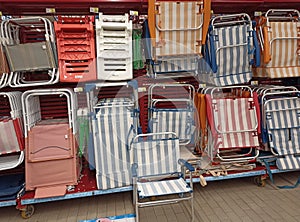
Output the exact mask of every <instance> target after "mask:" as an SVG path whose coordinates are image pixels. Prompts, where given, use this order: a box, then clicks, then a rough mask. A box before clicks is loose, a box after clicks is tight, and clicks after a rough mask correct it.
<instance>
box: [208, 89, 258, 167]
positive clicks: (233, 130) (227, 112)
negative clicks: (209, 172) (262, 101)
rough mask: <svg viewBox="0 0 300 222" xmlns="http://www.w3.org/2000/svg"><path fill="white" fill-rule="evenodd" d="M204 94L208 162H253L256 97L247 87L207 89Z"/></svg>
mask: <svg viewBox="0 0 300 222" xmlns="http://www.w3.org/2000/svg"><path fill="white" fill-rule="evenodd" d="M204 93H205V97H206V106H207V123H208V131H209V132H208V142H207V143H208V145H207V154H208V156H209V157H210V158H211V160H212V161H215V160H216V161H220V162H224V163H226V162H227V163H228V162H233V163H234V162H248V161H252V160H255V158H256V157H258V154H259V151H258V149H259V147H260V144H259V134H260V112H259V103H258V98H257V94H256V93H255V92H252V90H251V89H250V88H249V87H247V86H234V87H233V86H232V87H216V88H208V89H206V90H204Z"/></svg>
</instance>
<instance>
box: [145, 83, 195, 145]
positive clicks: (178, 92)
mask: <svg viewBox="0 0 300 222" xmlns="http://www.w3.org/2000/svg"><path fill="white" fill-rule="evenodd" d="M194 94H195V89H194V87H193V85H190V84H153V85H150V87H149V89H148V97H149V98H148V103H149V104H148V107H149V118H148V119H149V132H152V133H159V132H175V133H176V134H177V136H178V138H179V140H180V144H188V143H190V142H191V139H192V136H193V133H194V130H195V126H194Z"/></svg>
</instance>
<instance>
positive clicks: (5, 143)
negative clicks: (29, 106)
mask: <svg viewBox="0 0 300 222" xmlns="http://www.w3.org/2000/svg"><path fill="white" fill-rule="evenodd" d="M0 97H1V102H0V103H1V111H0V112H1V113H0V115H1V116H0V131H1V133H0V171H1V170H8V169H13V168H15V167H17V166H19V165H20V164H21V163H22V162H23V160H24V134H23V119H22V105H21V92H1V93H0ZM7 98H8V104H5V102H4V101H6V100H7ZM5 105H8V107H5Z"/></svg>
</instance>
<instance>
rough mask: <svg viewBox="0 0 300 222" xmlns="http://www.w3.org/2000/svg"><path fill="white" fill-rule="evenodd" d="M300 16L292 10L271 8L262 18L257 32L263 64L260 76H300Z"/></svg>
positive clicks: (259, 69)
mask: <svg viewBox="0 0 300 222" xmlns="http://www.w3.org/2000/svg"><path fill="white" fill-rule="evenodd" d="M299 20H300V13H299V11H298V10H293V9H270V10H268V11H267V13H266V15H265V16H264V17H262V18H261V19H260V22H259V26H258V28H257V30H258V31H259V32H258V34H259V39H260V42H261V47H262V55H263V60H262V62H263V65H262V66H261V67H260V68H258V69H257V70H256V73H255V75H257V76H258V77H270V78H283V77H296V76H299V69H300V63H299V44H300V37H299V33H300V32H299V30H300V29H299V28H300V22H299Z"/></svg>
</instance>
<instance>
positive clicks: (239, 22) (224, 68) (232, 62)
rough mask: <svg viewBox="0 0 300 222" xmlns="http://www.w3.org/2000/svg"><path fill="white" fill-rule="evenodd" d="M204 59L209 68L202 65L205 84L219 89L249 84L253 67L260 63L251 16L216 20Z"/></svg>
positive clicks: (213, 23) (231, 16)
mask: <svg viewBox="0 0 300 222" xmlns="http://www.w3.org/2000/svg"><path fill="white" fill-rule="evenodd" d="M204 57H205V62H206V64H205V63H203V64H201V65H200V71H199V75H200V76H199V77H200V79H201V80H203V81H208V82H207V83H209V84H213V85H216V86H228V85H238V84H244V83H248V82H249V81H250V80H251V78H252V74H253V73H252V65H254V64H256V65H259V63H260V51H259V49H258V41H257V37H256V32H255V31H254V28H253V25H252V21H251V18H250V16H249V15H247V14H244V13H242V14H231V15H222V16H216V17H214V18H212V20H211V25H210V31H209V33H208V38H207V43H206V47H205V52H204ZM207 69H208V70H207ZM207 75H209V77H208V76H207Z"/></svg>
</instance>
